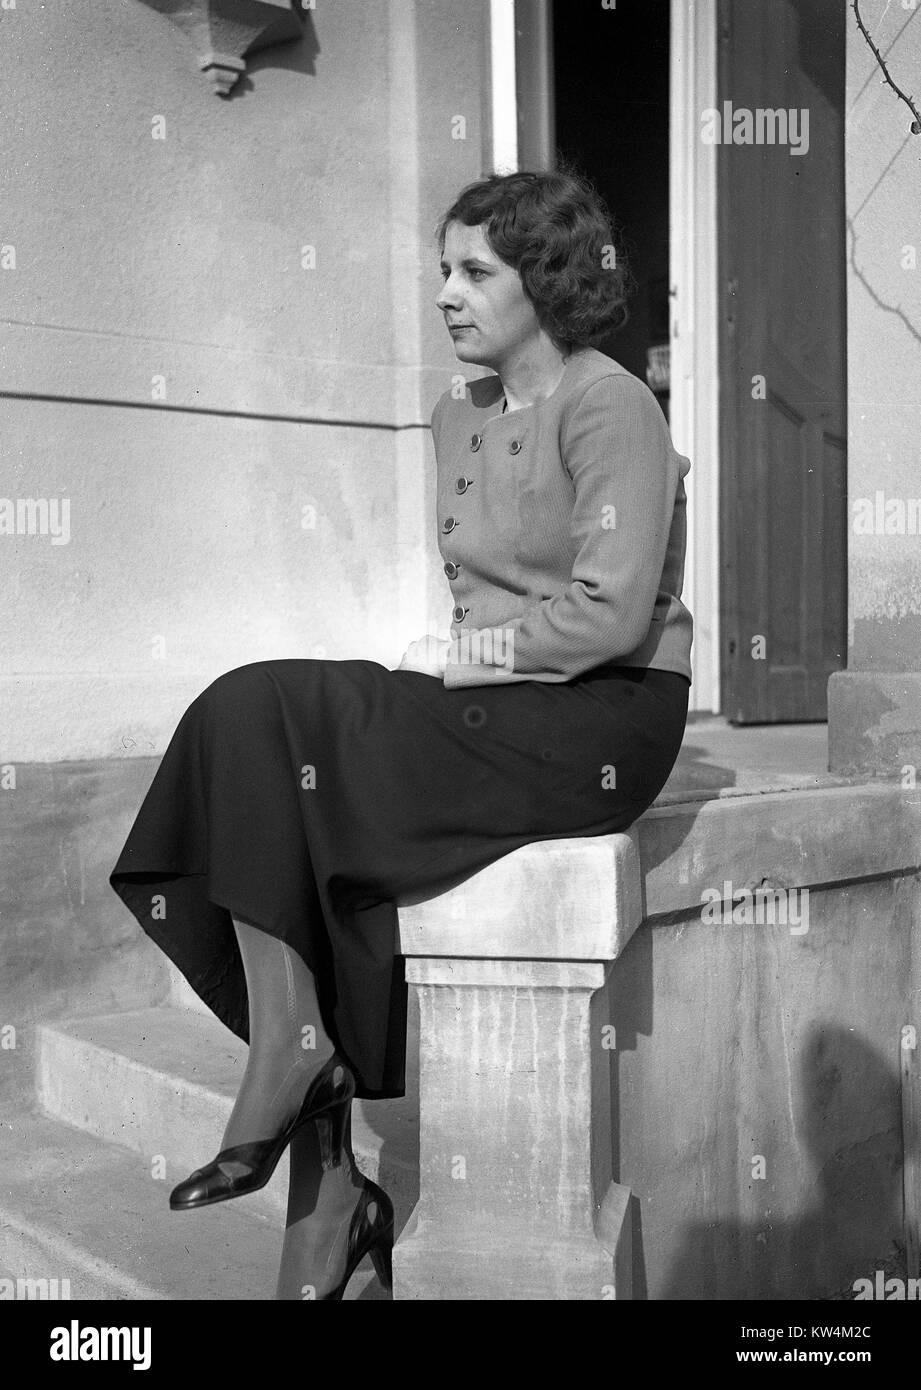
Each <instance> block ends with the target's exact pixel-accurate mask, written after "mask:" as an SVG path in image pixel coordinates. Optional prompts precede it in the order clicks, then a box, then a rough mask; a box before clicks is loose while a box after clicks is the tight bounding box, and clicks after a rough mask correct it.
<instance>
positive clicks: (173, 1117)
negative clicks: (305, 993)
mask: <svg viewBox="0 0 921 1390" xmlns="http://www.w3.org/2000/svg"><path fill="white" fill-rule="evenodd" d="M35 1048H36V1089H37V1097H38V1104H39V1107H40V1109H41V1110H42V1112H43V1113H44V1114H46V1115H48V1116H50V1117H52V1118H54V1119H56V1120H59V1121H63V1122H64V1123H66V1124H68V1125H72V1126H74V1127H75V1128H76V1129H79V1130H82V1131H84V1132H85V1133H87V1134H92V1135H95V1136H96V1137H97V1138H98V1139H102V1140H104V1141H107V1142H109V1143H115V1144H119V1145H122V1146H124V1147H125V1148H127V1149H130V1150H131V1151H132V1152H133V1153H135V1154H137V1155H140V1156H141V1157H142V1159H143V1162H142V1164H141V1168H142V1169H143V1171H145V1172H146V1173H147V1174H148V1180H150V1178H151V1177H153V1178H155V1179H156V1180H157V1182H156V1185H157V1188H158V1190H159V1189H160V1186H161V1184H162V1186H163V1187H164V1188H165V1189H166V1191H167V1193H168V1191H169V1190H170V1188H172V1187H173V1186H175V1184H176V1183H177V1182H180V1181H181V1180H182V1179H183V1178H184V1177H186V1176H187V1175H188V1174H189V1173H190V1172H191V1171H192V1170H193V1169H195V1168H199V1167H201V1166H202V1164H203V1163H206V1162H208V1161H209V1160H210V1159H211V1158H213V1157H214V1155H215V1154H216V1152H217V1150H218V1148H219V1145H220V1139H221V1136H222V1134H223V1131H224V1128H225V1126H226V1123H227V1119H228V1117H229V1115H230V1111H231V1108H232V1105H233V1099H234V1096H235V1095H236V1093H237V1090H238V1088H239V1084H240V1079H241V1077H242V1075H243V1070H244V1067H245V1064H246V1051H247V1049H246V1044H245V1043H243V1042H241V1041H240V1039H239V1038H236V1037H235V1036H234V1035H233V1034H232V1033H231V1032H230V1031H229V1030H228V1029H227V1028H225V1027H224V1025H223V1024H222V1023H220V1022H219V1021H218V1020H217V1019H216V1018H215V1017H214V1016H213V1015H211V1014H203V1013H200V1012H196V1011H192V1010H187V1009H182V1008H175V1007H171V1006H161V1007H157V1008H152V1009H141V1010H137V1011H133V1012H130V1013H118V1014H106V1015H103V1016H96V1017H91V1018H78V1019H71V1020H67V1021H64V1022H55V1023H46V1024H41V1025H39V1026H38V1027H37V1028H36V1038H35ZM352 1142H353V1147H354V1150H355V1156H356V1159H357V1161H358V1164H359V1167H360V1168H361V1169H362V1171H363V1172H364V1173H365V1174H366V1175H367V1176H368V1177H370V1178H372V1179H374V1181H376V1182H379V1183H380V1184H381V1186H382V1187H383V1188H384V1189H385V1190H386V1191H387V1192H388V1194H389V1195H390V1197H391V1200H392V1201H393V1204H394V1207H395V1209H396V1216H397V1228H398V1230H399V1229H402V1226H403V1225H404V1224H405V1222H406V1221H407V1220H408V1218H409V1215H410V1212H411V1211H412V1208H413V1206H414V1205H415V1203H416V1200H417V1198H418V1193H419V1158H418V1155H419V1141H418V1099H417V1096H416V1098H415V1100H414V1098H413V1096H412V1094H411V1093H410V1092H409V1091H408V1092H407V1096H406V1097H405V1098H403V1099H401V1100H388V1101H364V1102H363V1101H356V1102H355V1104H354V1106H353V1118H352ZM287 1188H288V1154H287V1151H286V1153H285V1154H284V1155H283V1157H282V1159H281V1161H280V1162H279V1164H278V1167H277V1169H276V1170H275V1173H274V1175H273V1177H272V1180H271V1182H270V1183H268V1184H267V1186H266V1187H265V1188H263V1189H262V1191H261V1192H254V1193H252V1194H251V1195H250V1196H248V1197H245V1198H241V1199H239V1202H238V1203H226V1204H225V1203H217V1204H215V1205H216V1207H218V1208H222V1207H224V1206H225V1205H226V1206H236V1205H239V1204H240V1203H243V1202H245V1204H246V1206H247V1208H248V1210H249V1211H250V1213H252V1214H254V1215H259V1216H263V1217H267V1218H270V1219H272V1220H274V1221H276V1222H278V1221H281V1220H283V1218H284V1213H285V1205H286V1198H287ZM203 1214H204V1213H195V1214H194V1215H196V1216H199V1217H200V1216H202V1215H203ZM172 1215H177V1213H172ZM181 1215H183V1216H192V1215H193V1213H189V1212H184V1213H181Z"/></svg>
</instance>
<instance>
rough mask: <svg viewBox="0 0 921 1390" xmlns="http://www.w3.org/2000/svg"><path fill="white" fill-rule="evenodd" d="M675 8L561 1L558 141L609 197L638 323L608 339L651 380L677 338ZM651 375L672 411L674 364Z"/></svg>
mask: <svg viewBox="0 0 921 1390" xmlns="http://www.w3.org/2000/svg"><path fill="white" fill-rule="evenodd" d="M669 9H670V5H669V0H617V4H616V7H615V8H613V9H603V8H602V6H601V4H600V0H555V3H554V5H553V77H554V89H555V107H556V111H555V116H556V145H557V150H558V153H559V155H561V156H562V157H563V158H564V159H565V160H567V161H568V162H571V163H573V164H575V165H576V166H577V167H578V168H579V170H580V171H581V172H582V173H583V174H586V175H587V176H588V177H589V178H590V179H591V180H592V181H593V183H594V184H595V186H596V187H597V189H598V191H599V193H601V195H602V196H603V198H604V199H605V201H606V202H607V204H608V207H609V208H610V210H611V213H612V214H613V216H614V219H615V222H616V224H617V225H618V227H619V228H620V232H621V237H622V240H623V242H624V247H625V250H626V254H627V259H628V262H629V264H630V267H631V270H632V273H633V276H634V278H635V281H636V288H635V291H634V293H633V295H632V297H631V300H630V319H629V321H628V323H627V324H626V326H625V327H624V328H623V329H622V330H621V331H620V332H619V333H617V334H615V335H613V336H612V337H611V338H610V339H608V340H606V341H605V342H604V343H601V344H599V347H600V350H601V351H602V352H605V353H607V354H608V356H610V357H613V358H615V359H616V360H617V361H618V362H620V363H621V364H622V365H623V366H624V367H626V368H627V369H628V370H629V371H631V372H633V373H634V374H635V375H636V376H638V377H640V378H641V379H642V380H643V381H646V380H648V379H649V378H648V377H647V366H648V365H649V364H650V353H651V352H652V359H653V361H654V362H655V363H657V364H659V371H660V373H661V371H662V367H663V366H664V363H665V360H666V354H667V347H668V341H669V323H668V304H669V301H668V287H669V264H668V248H669V221H668V213H669V209H668V158H669ZM656 349H659V350H660V351H656ZM661 349H665V354H663V352H662V351H661ZM649 380H650V385H652V386H653V389H654V390H656V394H657V395H658V397H659V400H660V401H661V403H662V406H663V409H665V411H666V413H667V408H668V391H667V374H663V375H656V376H655V377H654V378H653V379H649Z"/></svg>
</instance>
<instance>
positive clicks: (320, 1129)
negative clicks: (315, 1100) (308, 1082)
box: [314, 1097, 351, 1168]
mask: <svg viewBox="0 0 921 1390" xmlns="http://www.w3.org/2000/svg"><path fill="white" fill-rule="evenodd" d="M350 1104H351V1097H350V1098H349V1099H348V1100H344V1101H340V1102H339V1103H338V1104H337V1105H331V1106H330V1107H329V1109H328V1110H324V1111H323V1112H322V1114H320V1115H317V1116H316V1118H315V1119H314V1124H315V1125H316V1127H317V1138H318V1139H319V1141H320V1162H321V1164H322V1165H323V1167H324V1168H338V1167H340V1165H341V1163H342V1145H343V1142H344V1140H345V1122H346V1119H347V1118H348V1113H349V1106H350Z"/></svg>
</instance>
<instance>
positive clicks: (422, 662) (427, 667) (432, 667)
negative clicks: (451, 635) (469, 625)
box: [397, 633, 451, 676]
mask: <svg viewBox="0 0 921 1390" xmlns="http://www.w3.org/2000/svg"><path fill="white" fill-rule="evenodd" d="M450 647H451V643H450V641H448V640H446V639H445V638H443V637H433V636H432V635H431V634H430V633H426V635H425V636H424V637H420V638H419V640H418V641H417V642H410V644H409V646H408V647H407V648H406V651H405V652H404V653H403V655H402V657H401V658H400V664H399V666H398V667H397V670H398V671H421V672H422V673H423V675H426V676H443V675H444V673H445V664H446V662H447V660H448V651H449V649H450Z"/></svg>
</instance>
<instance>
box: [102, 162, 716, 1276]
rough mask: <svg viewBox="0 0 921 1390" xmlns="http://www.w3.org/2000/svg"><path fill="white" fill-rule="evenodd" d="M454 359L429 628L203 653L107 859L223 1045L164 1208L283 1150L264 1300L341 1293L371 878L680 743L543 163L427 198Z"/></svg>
mask: <svg viewBox="0 0 921 1390" xmlns="http://www.w3.org/2000/svg"><path fill="white" fill-rule="evenodd" d="M438 240H439V243H440V246H441V249H442V263H441V273H442V278H443V285H442V289H441V293H440V294H439V296H438V299H437V305H438V308H439V309H440V310H441V312H442V314H443V315H444V319H445V323H446V325H447V329H448V332H449V333H450V334H451V338H452V340H453V344H454V349H455V352H456V355H457V357H458V358H459V359H460V360H461V361H462V362H464V363H469V364H472V365H475V366H480V367H487V368H490V369H491V374H490V375H488V376H485V377H481V378H480V379H479V380H477V381H474V382H473V383H471V384H468V385H466V386H464V383H463V380H462V379H460V378H458V379H456V380H457V381H458V383H459V387H460V389H455V390H451V391H446V392H445V393H444V395H443V396H442V397H441V398H440V400H439V401H438V402H437V404H436V406H435V410H434V413H433V416H432V429H433V435H434V442H435V452H436V462H437V498H438V518H437V519H438V530H439V546H440V549H441V552H442V558H443V560H444V562H445V563H444V569H445V573H446V575H447V577H448V581H449V584H450V587H451V591H452V594H453V599H454V605H455V606H454V610H453V615H452V625H451V633H452V636H451V638H450V639H438V638H434V637H431V636H426V637H423V638H420V639H419V640H418V641H416V642H413V643H411V645H410V647H409V648H408V650H407V651H406V653H405V654H404V656H403V658H402V660H401V662H400V665H399V667H398V668H397V669H396V670H387V669H386V668H384V667H383V666H381V665H379V664H378V663H377V662H374V661H366V660H349V661H315V660H279V661H263V662H256V663H253V664H251V665H247V666H243V667H240V668H238V669H237V670H234V671H230V672H228V673H227V674H226V675H223V676H221V677H219V678H218V679H217V680H216V681H214V683H213V684H212V685H210V686H209V687H208V688H207V689H206V690H205V691H204V692H203V693H202V694H201V695H200V696H199V697H198V698H197V699H196V700H195V701H193V703H192V704H191V705H190V706H189V708H188V710H186V712H185V714H184V715H183V717H182V719H181V721H180V723H179V725H178V727H177V729H176V732H175V734H174V736H173V738H172V740H171V742H170V745H169V747H168V748H167V750H166V753H165V754H164V756H163V759H162V762H161V764H160V767H159V769H158V771H157V775H156V777H155V779H154V781H153V784H152V785H151V788H150V791H149V792H148V794H147V797H146V798H145V800H144V803H143V805H142V807H141V809H140V812H139V814H138V817H137V820H136V822H135V824H134V826H133V828H132V830H131V833H130V835H129V837H128V840H127V842H126V844H125V847H124V849H123V851H122V854H121V857H120V858H119V861H118V863H117V865H116V867H115V870H114V871H113V873H112V876H111V882H112V885H113V887H114V888H115V890H116V891H117V892H118V893H119V894H120V895H121V897H122V898H123V899H124V901H125V902H126V904H127V905H128V906H129V908H130V909H131V910H132V911H133V912H134V914H135V915H136V916H137V918H138V920H139V921H140V923H141V925H142V926H143V928H144V930H145V931H146V932H148V934H149V935H150V936H151V937H152V938H153V940H155V941H156V942H157V943H158V944H159V945H160V946H161V947H162V949H163V950H164V951H165V952H166V953H167V954H168V955H169V956H170V958H171V959H172V960H173V961H174V962H175V963H176V964H177V965H178V967H179V968H180V970H182V972H183V973H184V974H185V976H186V977H187V978H188V980H189V981H190V983H191V984H192V986H193V988H194V989H195V990H196V991H197V992H198V994H199V995H200V996H201V997H202V999H204V1000H205V1001H206V1003H207V1004H208V1005H209V1006H210V1007H211V1008H212V1009H213V1011H214V1012H215V1013H216V1014H217V1016H218V1017H219V1018H220V1019H222V1020H223V1022H224V1023H225V1024H227V1026H228V1027H229V1028H231V1029H232V1030H233V1032H234V1033H236V1034H237V1035H238V1036H239V1037H241V1038H243V1039H245V1040H247V1041H248V1042H249V1052H248V1057H247V1065H246V1071H245V1074H244V1077H243V1081H242V1084H241V1086H240V1091H239V1094H238V1096H237V1098H236V1102H235V1104H234V1108H233V1111H232V1113H231V1116H230V1120H229V1123H228V1125H227V1128H226V1130H225V1132H224V1136H223V1139H222V1141H221V1145H220V1151H219V1152H218V1154H217V1157H216V1158H215V1159H214V1160H212V1161H211V1162H210V1163H208V1164H206V1165H205V1166H204V1167H203V1168H201V1169H198V1170H196V1172H194V1173H193V1174H192V1175H191V1176H190V1177H189V1178H187V1179H186V1180H185V1181H183V1182H181V1183H180V1184H179V1185H178V1186H177V1187H176V1188H175V1189H174V1191H173V1192H172V1194H171V1198H170V1204H171V1206H172V1207H173V1208H174V1209H177V1210H184V1209H189V1208H194V1207H197V1206H201V1205H205V1204H208V1203H211V1202H219V1201H225V1200H227V1199H228V1198H233V1197H236V1196H242V1195H244V1194H245V1193H247V1192H251V1191H254V1190H255V1189H256V1188H258V1187H261V1186H262V1185H263V1184H264V1183H265V1182H266V1181H268V1178H269V1177H270V1176H271V1173H272V1171H273V1169H274V1167H275V1164H276V1162H277V1160H278V1158H279V1156H280V1154H281V1153H282V1152H283V1150H284V1149H285V1147H286V1146H287V1145H288V1144H289V1143H290V1145H291V1179H290V1189H289V1200H288V1218H287V1226H286V1232H285V1240H284V1245H283V1251H282V1262H281V1270H280V1273H279V1280H278V1287H277V1291H276V1296H277V1297H278V1298H281V1299H291V1298H304V1297H317V1298H327V1299H337V1298H341V1297H342V1294H343V1290H344V1288H345V1285H346V1283H347V1281H348V1279H349V1277H350V1275H351V1273H352V1271H353V1269H354V1268H355V1266H356V1264H357V1263H358V1261H359V1260H360V1259H361V1257H362V1256H363V1255H364V1254H366V1253H370V1254H371V1255H372V1258H373V1259H374V1262H375V1266H376V1268H377V1270H378V1273H379V1275H380V1276H381V1278H382V1279H383V1280H384V1282H385V1283H387V1284H389V1281H390V1251H391V1247H392V1243H393V1210H392V1206H391V1204H390V1201H389V1199H388V1197H387V1196H386V1194H385V1193H384V1192H383V1191H382V1190H381V1189H380V1188H379V1187H378V1186H377V1185H376V1184H374V1183H372V1182H369V1181H368V1180H367V1179H365V1178H364V1177H363V1175H362V1174H361V1173H360V1172H359V1171H358V1169H357V1168H356V1167H355V1165H354V1161H353V1156H352V1149H351V1142H350V1130H349V1116H350V1103H351V1100H352V1097H353V1096H355V1095H357V1096H360V1097H363V1098H367V1099H376V1098H384V1097H388V1096H399V1095H402V1094H403V1089H404V1052H405V1023H406V990H405V984H404V980H403V974H402V961H401V959H400V957H399V956H398V955H397V954H396V951H395V944H396V926H397V917H396V906H395V903H396V900H397V899H398V898H399V897H400V896H401V895H402V894H403V893H406V892H408V891H409V890H412V891H413V892H414V893H418V892H420V891H422V892H425V891H426V890H430V891H431V892H433V893H434V892H436V891H437V890H438V889H439V887H444V886H445V885H446V884H447V882H448V881H450V880H455V879H456V878H457V877H458V876H461V875H465V874H469V873H471V872H473V871H474V870H476V869H478V868H481V867H482V866H483V865H485V864H487V863H489V862H491V861H492V860H494V859H497V858H498V857H499V856H501V855H503V854H507V853H509V852H510V851H511V850H514V849H517V848H518V847H519V846H520V845H523V844H526V843H528V842H530V841H536V840H545V839H554V838H560V837H567V836H574V835H600V834H608V833H611V832H613V831H618V830H623V829H625V828H626V827H627V826H628V825H630V824H631V823H632V822H633V821H634V820H635V819H636V818H637V817H638V816H639V815H640V814H641V813H642V812H643V811H644V810H645V809H646V808H647V807H648V806H649V805H651V803H652V802H653V800H654V799H655V797H656V795H657V794H658V792H659V791H660V790H661V788H662V786H663V785H664V783H665V781H666V779H667V777H668V774H669V772H670V771H671V768H672V766H673V765H674V762H675V759H676V757H677V754H678V750H679V747H680V744H681V738H682V734H683V732H684V725H685V720H686V717H687V703H688V689H689V685H690V676H691V668H690V647H691V616H690V614H689V613H688V610H687V609H686V608H685V607H684V605H683V604H682V603H681V599H680V594H681V586H682V578H683V567H684V551H685V492H684V484H683V479H684V476H685V474H686V473H687V470H688V467H689V464H688V461H687V460H686V459H684V458H682V457H681V456H680V455H678V454H677V453H676V452H675V450H674V448H673V447H672V443H671V440H670V437H669V434H668V429H667V427H666V424H665V420H664V417H663V415H662V412H661V410H660V409H659V407H658V405H657V403H656V401H655V398H654V397H653V395H652V393H651V392H650V391H649V389H648V387H647V386H646V385H645V384H644V383H643V382H640V381H639V380H638V379H637V378H635V377H633V376H632V375H630V374H629V373H628V372H626V371H625V370H624V369H623V368H622V367H620V366H619V365H618V364H617V363H616V362H614V361H612V360H611V359H610V358H609V357H606V356H604V355H603V354H601V353H600V352H598V351H596V350H595V348H594V347H593V346H592V343H593V342H596V341H599V340H600V339H602V338H603V337H604V336H605V335H607V334H609V333H610V332H611V330H612V329H613V328H615V327H617V326H618V325H619V324H620V323H621V322H622V321H623V318H624V317H625V315H624V271H623V269H622V267H619V266H618V265H617V263H616V261H615V260H614V257H613V255H612V252H613V245H612V241H613V238H612V232H611V226H610V221H609V219H608V216H607V214H606V212H605V209H604V207H603V205H602V204H601V202H600V200H599V199H598V197H597V195H596V194H595V192H594V191H593V189H592V188H591V187H590V186H589V185H588V184H587V183H586V182H584V181H583V180H581V179H580V178H579V177H577V176H576V175H575V174H573V173H572V172H569V171H563V172H558V173H552V174H545V173H541V174H535V173H519V174H510V175H505V176H498V175H492V176H490V177H489V178H486V179H484V180H482V181H481V182H478V183H475V184H473V185H471V186H470V187H468V188H466V189H465V190H464V191H463V192H462V193H461V195H460V197H459V198H458V200H457V201H456V202H455V203H454V205H453V206H452V207H451V208H450V209H449V211H448V212H447V214H446V215H445V217H444V219H443V220H442V222H441V224H440V227H439V231H438Z"/></svg>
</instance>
